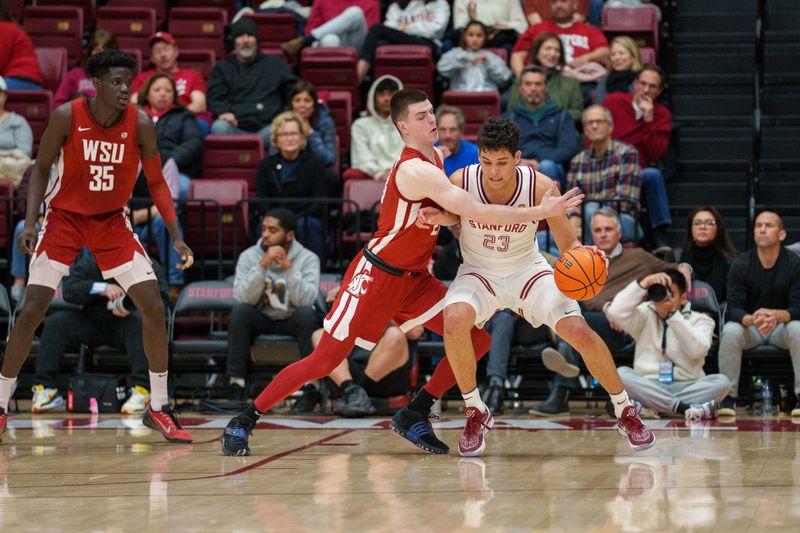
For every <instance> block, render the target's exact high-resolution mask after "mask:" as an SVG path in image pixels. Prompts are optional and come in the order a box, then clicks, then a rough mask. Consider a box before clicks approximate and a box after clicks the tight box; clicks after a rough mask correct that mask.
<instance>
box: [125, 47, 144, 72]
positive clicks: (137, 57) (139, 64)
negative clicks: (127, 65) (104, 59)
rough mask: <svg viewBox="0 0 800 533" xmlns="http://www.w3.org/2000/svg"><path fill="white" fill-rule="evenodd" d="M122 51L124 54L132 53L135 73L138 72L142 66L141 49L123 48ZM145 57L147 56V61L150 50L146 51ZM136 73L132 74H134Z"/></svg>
mask: <svg viewBox="0 0 800 533" xmlns="http://www.w3.org/2000/svg"><path fill="white" fill-rule="evenodd" d="M122 51H123V52H125V53H126V54H130V55H132V56H133V59H135V60H136V74H139V73H140V72H141V71H142V70H143V68H144V67H143V60H142V51H141V50H139V49H138V48H123V49H122ZM145 57H147V58H148V60H147V62H148V63H149V62H150V59H149V57H150V52H147V55H146V56H145ZM136 74H134V76H135V75H136Z"/></svg>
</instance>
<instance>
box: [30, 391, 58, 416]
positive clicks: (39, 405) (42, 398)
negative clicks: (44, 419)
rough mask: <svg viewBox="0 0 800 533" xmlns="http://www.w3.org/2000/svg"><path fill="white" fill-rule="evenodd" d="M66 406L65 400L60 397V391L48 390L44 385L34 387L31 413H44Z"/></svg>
mask: <svg viewBox="0 0 800 533" xmlns="http://www.w3.org/2000/svg"><path fill="white" fill-rule="evenodd" d="M63 404H64V398H62V397H61V396H59V395H58V389H46V388H45V387H44V385H34V386H33V401H32V402H31V411H32V412H34V413H44V412H46V411H50V410H51V409H55V408H56V407H58V406H59V405H63Z"/></svg>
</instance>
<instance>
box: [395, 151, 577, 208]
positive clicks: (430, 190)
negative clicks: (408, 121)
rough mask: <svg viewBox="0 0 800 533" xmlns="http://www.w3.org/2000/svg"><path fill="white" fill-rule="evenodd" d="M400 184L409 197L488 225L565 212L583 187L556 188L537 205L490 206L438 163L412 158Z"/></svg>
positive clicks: (400, 175) (403, 168)
mask: <svg viewBox="0 0 800 533" xmlns="http://www.w3.org/2000/svg"><path fill="white" fill-rule="evenodd" d="M397 187H398V189H399V190H400V193H401V194H402V195H403V196H405V197H406V198H408V199H409V200H421V199H423V198H430V199H431V200H433V201H435V202H436V203H437V204H439V205H440V206H442V207H443V208H444V209H445V210H446V211H449V212H451V213H454V214H457V215H461V216H465V217H468V218H471V219H472V220H475V221H477V222H481V223H484V224H522V223H525V222H530V221H532V220H541V219H543V218H549V217H551V216H555V215H558V214H563V213H566V212H568V211H570V210H571V209H574V208H576V207H577V206H579V205H580V204H581V200H582V199H583V194H579V193H580V189H577V188H575V189H572V190H571V191H567V192H566V193H565V194H563V195H560V196H559V195H558V189H556V188H555V187H554V189H553V190H552V191H549V192H548V194H547V195H545V196H544V197H543V198H542V202H541V205H538V206H536V207H511V206H501V205H487V204H482V203H479V202H477V201H476V200H475V199H474V198H473V197H472V196H471V195H470V194H469V193H467V192H466V191H465V190H464V189H461V188H460V187H456V186H455V185H453V184H452V183H450V180H448V179H447V176H445V174H444V172H442V171H441V170H440V169H439V168H437V167H436V166H434V165H432V164H430V163H427V162H425V161H422V160H421V159H411V160H409V161H406V162H404V163H403V164H402V165H400V167H399V168H398V169H397Z"/></svg>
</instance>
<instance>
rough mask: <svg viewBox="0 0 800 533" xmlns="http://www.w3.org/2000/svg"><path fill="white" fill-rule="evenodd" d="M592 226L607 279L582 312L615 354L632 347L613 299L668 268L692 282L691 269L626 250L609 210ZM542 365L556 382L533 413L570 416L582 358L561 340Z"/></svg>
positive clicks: (545, 355)
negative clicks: (605, 262)
mask: <svg viewBox="0 0 800 533" xmlns="http://www.w3.org/2000/svg"><path fill="white" fill-rule="evenodd" d="M591 224H592V226H591V229H592V238H593V239H594V243H595V246H597V247H598V248H599V249H600V250H602V251H603V252H605V254H606V256H607V257H608V278H607V279H606V284H605V286H604V287H603V290H602V291H600V293H598V294H597V295H596V296H595V297H594V298H592V299H591V300H586V301H582V302H581V309H582V310H583V318H585V319H586V322H587V323H588V324H589V327H590V328H592V329H593V330H594V331H596V332H597V334H598V335H600V337H601V338H602V339H603V341H604V342H605V343H606V345H608V348H609V349H610V350H611V351H612V353H613V352H614V351H615V350H621V349H623V348H625V347H626V346H627V345H628V344H630V338H629V337H628V336H627V335H626V334H625V332H624V330H623V329H622V327H621V326H620V325H619V324H618V323H617V322H616V321H615V320H614V319H613V317H611V316H610V315H609V314H608V306H609V305H611V301H612V300H613V299H614V297H615V296H616V295H617V294H618V293H619V292H620V291H621V290H622V289H623V288H625V287H626V286H627V285H628V284H630V283H631V282H632V281H636V280H638V279H641V278H643V277H644V276H647V275H650V274H653V273H656V272H660V271H662V270H664V269H665V268H676V269H678V270H680V271H681V273H682V274H683V275H684V276H686V278H687V280H691V267H690V266H689V265H687V264H685V263H681V264H680V265H678V264H675V263H667V262H665V261H662V260H661V259H659V258H657V257H656V256H654V255H652V254H650V253H649V252H647V251H645V250H644V249H642V248H623V247H622V242H621V239H622V225H621V223H620V220H619V215H618V214H617V212H616V211H614V210H613V209H612V208H610V207H602V208H600V209H598V210H597V211H596V212H595V213H594V215H593V216H592V222H591ZM542 362H543V363H544V365H545V367H547V368H548V369H549V370H552V371H553V372H556V378H555V381H554V384H553V388H552V391H551V393H550V396H549V397H548V398H547V400H545V401H544V402H543V403H541V404H539V405H538V406H536V407H534V409H532V410H531V411H530V413H531V414H535V415H543V416H550V415H556V414H561V413H566V412H569V403H568V400H569V395H570V393H571V391H572V390H574V389H575V388H577V386H578V380H577V379H576V378H577V376H578V374H579V372H580V369H579V367H578V366H577V365H578V362H579V357H578V356H577V354H576V353H575V351H574V350H573V349H572V348H570V346H569V345H568V344H567V343H565V342H564V341H562V340H560V339H558V340H557V341H556V349H553V348H545V349H544V351H543V352H542Z"/></svg>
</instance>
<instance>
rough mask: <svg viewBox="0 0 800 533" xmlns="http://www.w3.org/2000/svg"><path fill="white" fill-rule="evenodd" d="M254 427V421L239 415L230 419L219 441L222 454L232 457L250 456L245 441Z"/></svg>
mask: <svg viewBox="0 0 800 533" xmlns="http://www.w3.org/2000/svg"><path fill="white" fill-rule="evenodd" d="M254 426H255V421H253V420H251V419H250V418H246V417H244V416H241V415H240V416H234V417H233V418H231V421H230V422H228V425H227V426H225V431H223V432H222V436H221V437H220V439H219V440H220V442H221V443H222V453H223V454H225V455H234V456H243V455H250V447H249V446H248V445H247V444H248V443H247V441H248V439H249V437H250V435H251V434H252V433H253V427H254Z"/></svg>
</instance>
